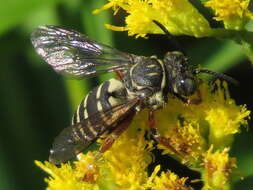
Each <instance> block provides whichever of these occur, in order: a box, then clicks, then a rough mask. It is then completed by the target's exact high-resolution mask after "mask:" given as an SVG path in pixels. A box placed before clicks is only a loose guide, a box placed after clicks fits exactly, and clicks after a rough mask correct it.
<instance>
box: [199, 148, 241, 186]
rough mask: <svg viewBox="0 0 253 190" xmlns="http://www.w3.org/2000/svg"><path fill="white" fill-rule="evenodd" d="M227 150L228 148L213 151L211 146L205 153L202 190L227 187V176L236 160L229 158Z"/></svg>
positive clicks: (234, 166) (228, 176)
mask: <svg viewBox="0 0 253 190" xmlns="http://www.w3.org/2000/svg"><path fill="white" fill-rule="evenodd" d="M228 152H229V149H228V148H224V149H223V150H219V151H215V152H213V147H212V146H211V148H210V149H209V150H208V151H207V153H206V154H205V158H204V163H203V164H204V175H203V179H204V181H205V182H206V183H205V185H204V188H203V190H209V189H224V190H227V189H229V178H230V174H231V173H232V170H233V169H234V168H236V160H235V158H230V157H229V155H228Z"/></svg>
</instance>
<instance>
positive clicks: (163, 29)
mask: <svg viewBox="0 0 253 190" xmlns="http://www.w3.org/2000/svg"><path fill="white" fill-rule="evenodd" d="M153 22H154V23H155V24H156V25H157V26H158V27H159V28H160V29H161V30H162V31H163V32H164V33H165V34H166V35H167V37H168V38H169V39H170V41H171V42H172V44H173V46H175V47H176V48H177V49H178V50H179V51H181V52H183V53H184V52H185V51H184V50H183V49H182V46H181V45H180V44H179V43H178V41H177V40H175V38H173V37H174V36H173V35H172V34H171V33H170V32H169V31H168V30H167V28H165V26H164V25H162V24H161V23H160V22H158V21H156V20H153ZM184 54H185V53H184Z"/></svg>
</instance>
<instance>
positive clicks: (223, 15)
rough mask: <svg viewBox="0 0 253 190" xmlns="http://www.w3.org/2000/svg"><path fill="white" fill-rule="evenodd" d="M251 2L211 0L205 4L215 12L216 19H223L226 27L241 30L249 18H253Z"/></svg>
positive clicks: (248, 0) (246, 0) (245, 0)
mask: <svg viewBox="0 0 253 190" xmlns="http://www.w3.org/2000/svg"><path fill="white" fill-rule="evenodd" d="M249 3H250V0H209V1H207V2H206V3H205V6H206V7H210V8H211V9H212V10H213V11H214V12H215V15H216V17H215V19H216V20H217V21H223V22H224V25H225V28H226V29H235V30H240V29H242V27H243V26H244V24H245V22H246V21H247V19H253V13H252V12H250V10H249V9H248V7H249Z"/></svg>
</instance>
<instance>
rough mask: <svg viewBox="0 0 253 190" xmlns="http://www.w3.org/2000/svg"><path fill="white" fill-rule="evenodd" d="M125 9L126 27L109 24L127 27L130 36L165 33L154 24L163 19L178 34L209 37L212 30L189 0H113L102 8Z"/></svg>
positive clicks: (173, 32)
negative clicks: (154, 21)
mask: <svg viewBox="0 0 253 190" xmlns="http://www.w3.org/2000/svg"><path fill="white" fill-rule="evenodd" d="M109 8H114V10H115V12H117V11H118V9H119V8H122V9H124V10H125V11H126V12H127V13H128V14H129V15H128V16H127V17H126V19H125V21H126V26H124V27H116V26H111V25H107V27H108V28H110V29H112V30H117V31H124V30H127V31H128V34H129V35H130V36H132V35H136V37H139V36H140V37H145V36H146V34H163V33H164V32H163V31H162V30H161V29H160V28H159V27H158V26H156V25H155V24H154V23H153V20H156V21H159V22H160V23H161V24H163V25H164V26H165V27H166V28H167V30H168V31H169V32H170V33H172V34H175V35H182V34H186V35H191V36H195V37H202V36H207V35H208V34H209V33H210V30H211V28H210V26H209V23H208V21H207V20H206V19H205V18H204V17H203V16H202V15H201V14H200V13H199V12H198V11H197V9H195V8H194V6H192V4H191V3H190V2H188V0H109V3H108V4H106V5H105V6H104V7H102V8H101V9H97V10H95V11H94V13H99V12H100V11H102V10H105V9H109Z"/></svg>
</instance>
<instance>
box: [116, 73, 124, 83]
mask: <svg viewBox="0 0 253 190" xmlns="http://www.w3.org/2000/svg"><path fill="white" fill-rule="evenodd" d="M115 73H116V75H117V76H118V78H119V79H120V80H121V81H122V80H123V78H124V75H123V73H122V72H121V71H116V72H115Z"/></svg>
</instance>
